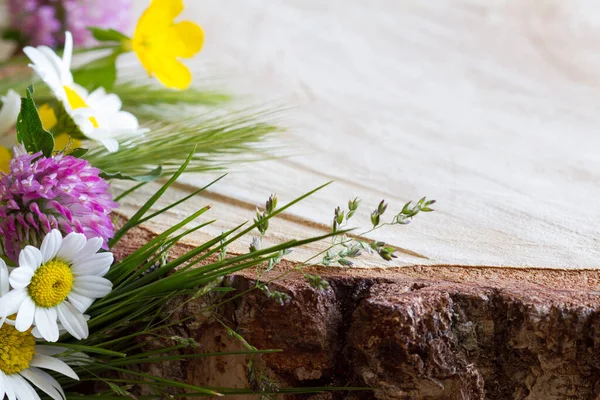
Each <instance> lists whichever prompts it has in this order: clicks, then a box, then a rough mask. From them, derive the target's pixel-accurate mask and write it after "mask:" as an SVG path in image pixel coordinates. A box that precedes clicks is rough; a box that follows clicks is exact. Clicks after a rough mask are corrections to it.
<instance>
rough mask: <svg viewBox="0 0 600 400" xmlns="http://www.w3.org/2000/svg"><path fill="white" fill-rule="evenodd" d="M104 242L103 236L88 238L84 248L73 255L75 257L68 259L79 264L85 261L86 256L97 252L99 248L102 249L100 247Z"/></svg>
mask: <svg viewBox="0 0 600 400" xmlns="http://www.w3.org/2000/svg"><path fill="white" fill-rule="evenodd" d="M103 243H104V241H103V240H102V238H99V237H95V238H91V239H88V240H87V242H86V243H85V245H84V246H83V248H82V249H81V250H79V252H78V253H77V254H75V255H74V256H73V259H72V260H68V259H67V261H71V262H73V264H77V263H78V262H81V261H84V260H85V259H86V258H88V257H91V256H92V255H94V254H96V253H97V252H98V250H100V248H101V247H102V244H103ZM111 262H112V261H111Z"/></svg>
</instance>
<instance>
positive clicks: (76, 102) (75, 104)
mask: <svg viewBox="0 0 600 400" xmlns="http://www.w3.org/2000/svg"><path fill="white" fill-rule="evenodd" d="M63 89H65V93H66V94H67V101H68V102H69V104H70V105H71V108H72V109H73V110H75V109H78V108H90V107H89V106H88V105H87V104H86V103H85V101H84V100H83V99H82V98H81V96H80V95H78V94H77V92H76V91H74V90H73V89H71V88H70V87H68V86H63ZM90 121H91V122H92V125H94V128H98V126H99V125H98V121H97V120H96V118H94V117H90Z"/></svg>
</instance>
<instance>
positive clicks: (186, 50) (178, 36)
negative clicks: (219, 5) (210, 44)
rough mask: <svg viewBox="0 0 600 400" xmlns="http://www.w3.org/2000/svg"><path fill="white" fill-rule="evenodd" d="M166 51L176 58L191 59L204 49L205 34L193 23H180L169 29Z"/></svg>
mask: <svg viewBox="0 0 600 400" xmlns="http://www.w3.org/2000/svg"><path fill="white" fill-rule="evenodd" d="M166 44H167V46H166V49H167V50H168V51H169V54H171V55H173V56H175V57H183V58H190V57H193V56H194V55H195V54H196V53H198V52H199V51H200V50H201V49H202V45H203V44H204V32H203V31H202V28H201V27H200V26H198V25H197V24H195V23H193V22H191V21H183V22H179V23H177V24H175V25H172V26H170V27H169V30H168V32H167V40H166Z"/></svg>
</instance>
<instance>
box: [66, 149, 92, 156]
mask: <svg viewBox="0 0 600 400" xmlns="http://www.w3.org/2000/svg"><path fill="white" fill-rule="evenodd" d="M87 152H88V149H84V148H81V147H78V148H76V149H73V150H71V151H70V152H69V154H68V155H70V156H73V157H77V158H81V157H83V156H84V155H85V153H87Z"/></svg>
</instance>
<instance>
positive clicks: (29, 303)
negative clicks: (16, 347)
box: [15, 296, 36, 332]
mask: <svg viewBox="0 0 600 400" xmlns="http://www.w3.org/2000/svg"><path fill="white" fill-rule="evenodd" d="M35 309H36V306H35V303H34V302H33V300H31V297H29V296H27V297H25V300H23V303H21V307H19V311H18V312H17V320H16V323H15V328H17V330H18V331H19V332H25V331H26V330H27V329H29V328H31V325H32V324H33V317H34V316H35Z"/></svg>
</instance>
